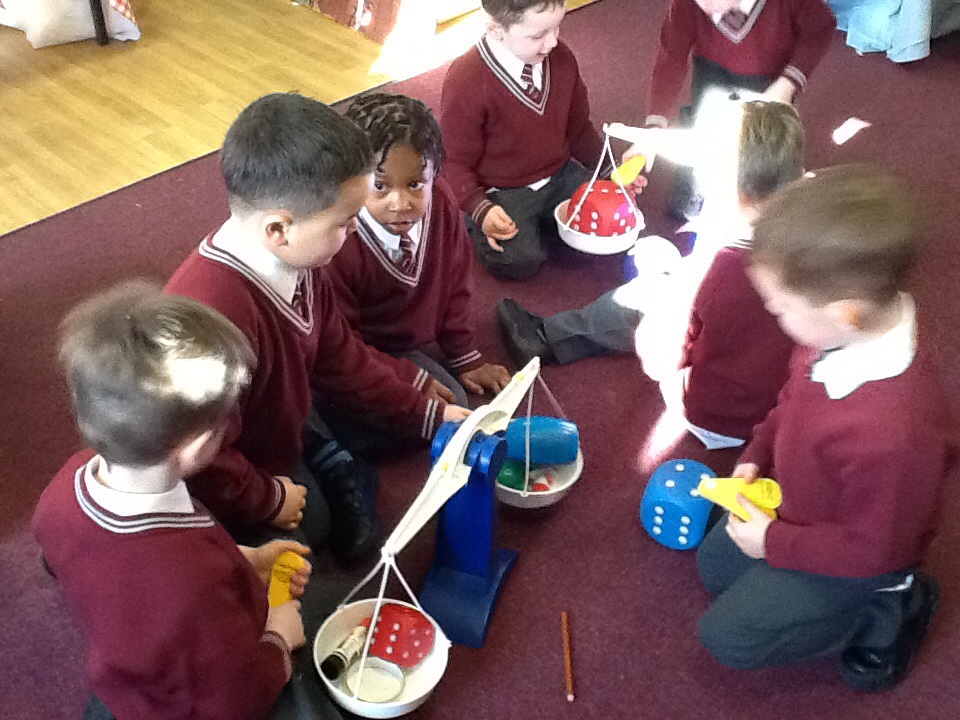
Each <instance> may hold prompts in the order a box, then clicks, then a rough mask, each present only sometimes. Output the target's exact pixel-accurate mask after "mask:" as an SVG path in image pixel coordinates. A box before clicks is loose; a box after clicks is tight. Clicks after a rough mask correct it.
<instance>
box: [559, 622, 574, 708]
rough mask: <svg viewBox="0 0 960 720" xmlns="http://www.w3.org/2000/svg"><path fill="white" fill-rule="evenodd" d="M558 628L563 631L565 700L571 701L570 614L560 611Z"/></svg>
mask: <svg viewBox="0 0 960 720" xmlns="http://www.w3.org/2000/svg"><path fill="white" fill-rule="evenodd" d="M560 630H561V632H562V633H563V664H564V670H565V671H566V679H567V702H573V658H572V656H571V654H570V616H569V615H568V614H567V611H566V610H564V611H563V612H561V613H560Z"/></svg>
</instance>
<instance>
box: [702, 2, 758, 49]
mask: <svg viewBox="0 0 960 720" xmlns="http://www.w3.org/2000/svg"><path fill="white" fill-rule="evenodd" d="M766 1H767V0H757V2H756V3H754V5H753V9H751V10H750V13H749V14H748V15H747V19H746V22H744V23H743V25H742V26H741V27H740V29H739V30H731V29H730V28H729V27H727V26H726V25H724V24H723V23H719V22H716V23H714V27H716V28H717V30H719V31H720V32H721V33H722V34H723V36H724V37H725V38H727V40H729V41H730V42H732V43H734V44H736V45H739V44H740V43H741V42H743V39H744V38H745V37H747V35H749V34H750V31H751V30H753V26H754V25H756V24H757V18H759V17H760V11H761V10H763V6H764V5H765V4H766Z"/></svg>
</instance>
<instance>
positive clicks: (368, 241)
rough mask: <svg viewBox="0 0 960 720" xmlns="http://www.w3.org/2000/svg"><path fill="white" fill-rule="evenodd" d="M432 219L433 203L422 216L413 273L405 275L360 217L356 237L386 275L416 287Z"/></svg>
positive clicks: (428, 240) (426, 248)
mask: <svg viewBox="0 0 960 720" xmlns="http://www.w3.org/2000/svg"><path fill="white" fill-rule="evenodd" d="M432 217H433V203H432V202H431V203H430V205H429V206H428V207H427V212H426V213H425V214H424V216H423V227H422V228H421V229H420V242H419V243H417V256H416V262H415V263H414V268H413V273H412V274H409V275H408V274H407V273H405V272H403V270H401V269H400V268H399V267H397V265H396V263H395V262H394V261H393V260H392V259H391V258H390V256H389V255H388V254H387V250H386V248H384V247H383V245H381V244H380V240H379V239H378V238H377V234H376V233H375V232H374V231H373V228H371V227H370V226H369V225H368V224H367V222H366V220H364V219H363V218H362V217H361V218H357V235H359V236H360V239H361V240H363V243H364V245H366V246H367V247H368V248H370V252H372V253H373V256H374V257H375V258H376V259H377V261H378V262H379V263H380V265H382V266H383V269H384V270H386V271H387V274H388V275H390V276H391V277H393V278H394V279H395V280H398V281H399V282H402V283H403V284H404V285H409V286H410V287H416V286H417V284H418V283H419V282H420V274H421V273H422V272H423V265H424V259H425V258H426V256H427V251H428V250H429V248H428V245H429V243H430V225H431V219H432Z"/></svg>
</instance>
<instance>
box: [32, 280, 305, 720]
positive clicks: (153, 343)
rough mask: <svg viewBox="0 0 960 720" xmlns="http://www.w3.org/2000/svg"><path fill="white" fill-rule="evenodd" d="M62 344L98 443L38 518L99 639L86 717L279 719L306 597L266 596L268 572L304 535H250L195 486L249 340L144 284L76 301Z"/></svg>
mask: <svg viewBox="0 0 960 720" xmlns="http://www.w3.org/2000/svg"><path fill="white" fill-rule="evenodd" d="M61 357H62V358H63V360H64V362H65V364H66V366H67V374H68V380H69V385H70V390H71V395H72V397H73V404H74V409H75V412H76V416H77V421H78V423H79V425H80V430H81V433H82V435H83V437H84V440H85V441H86V442H87V443H88V444H89V446H90V447H91V448H92V449H90V450H84V451H81V452H79V453H77V454H76V455H74V456H73V457H72V458H71V459H70V460H69V461H68V462H67V464H66V465H65V466H64V467H63V469H62V470H61V471H60V472H59V473H58V474H57V476H56V477H55V478H54V479H53V481H52V482H51V483H50V485H49V486H48V487H47V488H46V489H45V490H44V492H43V495H42V496H41V498H40V502H39V504H38V505H37V510H36V514H35V517H34V522H33V529H34V533H35V534H36V536H37V539H38V540H39V542H40V546H41V548H42V551H43V558H44V560H45V562H46V565H47V567H48V568H49V570H50V571H51V573H52V574H53V575H54V576H55V577H56V579H57V581H58V583H59V585H60V587H61V588H62V589H63V592H64V594H65V595H66V598H67V602H68V604H69V606H70V608H71V610H72V611H73V613H74V614H75V616H76V619H77V620H78V622H79V623H80V625H81V626H82V628H83V630H84V633H85V635H86V638H87V642H88V651H87V656H86V679H87V683H88V685H89V687H90V689H91V691H92V692H93V693H94V695H93V696H91V699H90V702H89V703H88V707H87V713H86V714H85V717H97V718H106V717H116V718H117V720H141V719H142V718H150V719H151V720H181V719H182V718H188V717H189V718H196V720H218V719H222V720H261V719H262V718H265V717H267V716H270V717H274V716H273V715H270V713H271V708H273V707H274V705H275V703H276V702H277V699H278V697H279V696H280V695H281V692H282V691H283V690H284V687H285V685H286V683H287V681H288V680H289V679H290V676H291V652H292V651H293V650H294V649H296V648H298V647H300V646H302V645H303V644H304V643H305V637H304V630H303V624H302V621H301V617H300V609H299V602H294V601H291V602H287V603H285V604H283V605H280V606H279V607H275V608H269V609H268V603H267V587H266V585H265V583H264V580H265V578H266V577H268V576H269V572H270V568H271V567H272V565H273V563H274V561H275V560H276V559H277V557H278V556H279V555H280V553H281V552H283V551H285V550H293V551H295V552H297V553H301V554H302V553H305V552H307V548H305V547H303V546H302V545H299V544H297V543H293V542H288V541H275V542H272V543H268V544H266V545H263V546H261V547H238V546H237V545H236V543H234V542H233V541H232V540H231V539H230V536H229V535H228V534H227V532H226V531H225V530H224V529H223V527H222V526H221V525H220V524H218V523H217V522H216V520H215V519H214V518H213V517H212V516H211V515H210V513H209V512H208V511H207V509H206V508H205V507H203V506H202V505H200V504H199V503H198V502H196V501H195V500H193V499H192V498H191V497H190V495H189V493H188V492H187V488H186V485H185V483H184V478H185V477H186V476H187V475H190V474H191V473H193V472H195V471H197V470H198V469H200V468H202V467H203V466H204V465H206V464H207V463H208V462H209V461H210V459H211V458H212V457H213V456H214V455H215V454H216V452H217V448H218V446H219V444H220V441H221V439H222V437H223V432H224V427H225V423H226V418H227V415H228V413H229V412H230V410H231V408H232V407H233V405H234V404H235V403H236V401H237V397H238V396H239V394H240V392H241V391H242V390H243V388H244V387H245V386H246V384H247V382H248V380H249V378H250V370H251V367H252V363H253V355H252V353H251V352H250V347H249V344H248V343H247V340H246V338H245V337H244V336H243V333H241V332H240V331H239V330H238V329H237V328H236V327H234V326H233V325H232V324H231V323H230V322H229V321H227V320H226V318H224V317H223V316H221V315H220V314H219V313H217V312H215V311H213V310H210V309H209V308H207V307H205V306H203V305H201V304H200V303H198V302H196V301H194V300H190V299H188V298H182V297H175V296H171V295H164V294H162V293H161V292H160V290H159V288H153V287H150V286H147V285H137V284H134V285H128V286H125V287H121V288H118V289H116V290H114V291H113V292H110V293H107V294H105V295H104V296H102V297H99V298H96V299H94V300H91V301H89V302H88V303H86V304H84V305H82V306H80V307H79V308H77V309H76V310H75V311H74V312H73V313H72V314H71V315H70V316H69V317H68V318H67V320H66V321H65V323H64V334H63V342H62V345H61ZM308 573H309V564H306V565H305V566H304V568H303V569H302V570H301V571H298V573H297V574H296V575H295V576H294V579H293V583H292V588H291V589H292V591H293V595H294V596H295V597H296V596H300V595H301V594H302V592H303V589H304V586H305V583H306V579H307V575H308ZM103 705H105V706H106V710H105V709H104V708H103Z"/></svg>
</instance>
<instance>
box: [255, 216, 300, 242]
mask: <svg viewBox="0 0 960 720" xmlns="http://www.w3.org/2000/svg"><path fill="white" fill-rule="evenodd" d="M292 221H293V217H292V216H291V215H290V213H289V212H287V211H286V210H270V211H268V212H266V213H264V214H263V217H262V218H261V220H260V227H261V236H262V238H263V242H264V243H265V244H266V246H267V248H269V249H271V250H276V249H277V248H281V247H283V246H284V245H288V244H289V242H290V239H289V237H288V235H289V231H290V224H291V222H292Z"/></svg>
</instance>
